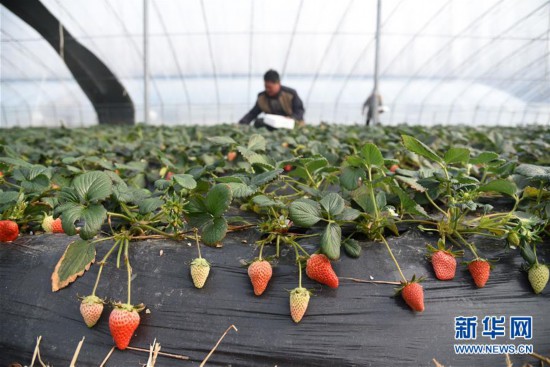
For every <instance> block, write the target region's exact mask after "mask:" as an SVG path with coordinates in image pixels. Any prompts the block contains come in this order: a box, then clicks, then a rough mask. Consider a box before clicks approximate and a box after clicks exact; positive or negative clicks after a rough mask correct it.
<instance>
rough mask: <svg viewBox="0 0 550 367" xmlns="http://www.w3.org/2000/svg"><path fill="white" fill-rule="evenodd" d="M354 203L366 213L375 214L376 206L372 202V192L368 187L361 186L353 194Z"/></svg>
mask: <svg viewBox="0 0 550 367" xmlns="http://www.w3.org/2000/svg"><path fill="white" fill-rule="evenodd" d="M351 197H352V199H353V201H355V202H356V203H357V205H359V206H360V207H361V209H363V211H364V212H365V213H370V214H374V211H375V210H374V204H373V202H372V199H371V196H370V192H369V190H368V188H367V187H366V186H361V187H359V188H358V189H357V190H354V191H353V192H352V193H351Z"/></svg>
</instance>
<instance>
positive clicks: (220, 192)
mask: <svg viewBox="0 0 550 367" xmlns="http://www.w3.org/2000/svg"><path fill="white" fill-rule="evenodd" d="M231 200H232V195H231V189H230V188H229V186H228V185H226V184H217V185H215V186H214V187H213V188H212V189H211V190H210V191H209V192H208V194H207V195H206V201H205V205H206V209H207V211H208V212H209V213H210V214H212V215H213V216H214V217H221V216H222V215H223V213H224V212H225V211H226V210H227V209H228V208H229V205H230V204H231Z"/></svg>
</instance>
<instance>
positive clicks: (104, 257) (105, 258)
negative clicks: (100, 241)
mask: <svg viewBox="0 0 550 367" xmlns="http://www.w3.org/2000/svg"><path fill="white" fill-rule="evenodd" d="M119 244H120V241H115V244H114V245H113V246H112V247H111V249H110V250H109V251H107V253H106V254H105V256H103V259H101V262H100V263H99V271H98V272H97V279H96V280H95V285H94V289H93V290H92V296H95V291H96V289H97V286H98V284H99V278H101V272H102V271H103V265H105V262H106V261H107V259H108V258H109V256H111V254H112V253H113V251H114V250H115V247H117V246H118V245H119Z"/></svg>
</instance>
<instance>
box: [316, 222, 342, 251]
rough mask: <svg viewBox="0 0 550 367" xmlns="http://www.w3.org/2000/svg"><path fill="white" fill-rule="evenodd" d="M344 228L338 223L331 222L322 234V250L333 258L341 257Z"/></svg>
mask: <svg viewBox="0 0 550 367" xmlns="http://www.w3.org/2000/svg"><path fill="white" fill-rule="evenodd" d="M341 241H342V229H341V228H340V226H339V225H338V224H337V223H329V224H328V225H327V227H326V228H325V230H324V232H323V235H322V236H321V252H322V253H324V254H325V255H327V257H328V258H329V259H331V260H337V259H338V258H339V257H340V243H341Z"/></svg>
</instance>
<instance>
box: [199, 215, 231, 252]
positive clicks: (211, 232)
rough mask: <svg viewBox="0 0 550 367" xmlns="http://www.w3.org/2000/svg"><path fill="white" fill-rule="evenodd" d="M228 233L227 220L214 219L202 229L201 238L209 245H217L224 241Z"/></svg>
mask: <svg viewBox="0 0 550 367" xmlns="http://www.w3.org/2000/svg"><path fill="white" fill-rule="evenodd" d="M226 233H227V221H226V220H225V218H223V217H221V218H212V219H211V220H210V221H208V222H207V223H206V225H205V226H204V227H203V228H202V232H201V238H202V241H203V242H204V243H205V244H207V245H209V246H212V245H216V244H219V243H220V242H221V240H223V238H224V237H225V234H226Z"/></svg>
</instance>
